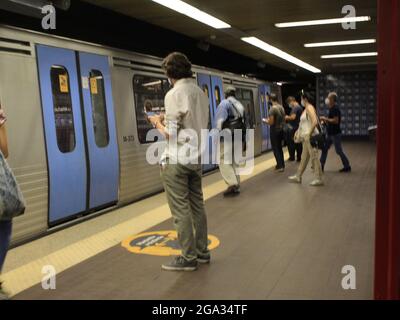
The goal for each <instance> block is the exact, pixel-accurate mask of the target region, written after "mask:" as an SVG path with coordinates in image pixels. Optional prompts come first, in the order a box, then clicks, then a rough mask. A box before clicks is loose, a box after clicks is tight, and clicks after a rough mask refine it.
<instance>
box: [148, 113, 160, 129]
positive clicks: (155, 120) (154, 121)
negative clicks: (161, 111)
mask: <svg viewBox="0 0 400 320" xmlns="http://www.w3.org/2000/svg"><path fill="white" fill-rule="evenodd" d="M147 119H148V120H149V121H150V123H151V124H152V125H153V126H154V127H157V124H158V123H161V116H158V115H157V116H151V117H147Z"/></svg>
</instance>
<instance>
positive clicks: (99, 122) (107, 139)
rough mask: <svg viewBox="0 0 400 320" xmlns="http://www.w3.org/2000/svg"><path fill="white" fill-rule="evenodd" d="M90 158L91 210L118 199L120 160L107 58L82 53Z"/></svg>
mask: <svg viewBox="0 0 400 320" xmlns="http://www.w3.org/2000/svg"><path fill="white" fill-rule="evenodd" d="M79 66H80V72H81V77H82V78H81V79H82V97H83V110H84V116H85V123H86V137H87V146H88V157H89V164H90V166H89V168H90V170H89V172H90V174H89V177H90V179H89V180H90V185H89V209H94V208H98V207H103V206H106V205H107V204H111V203H115V202H117V199H118V177H119V160H118V145H117V133H116V128H115V117H114V106H113V99H112V88H111V77H110V69H109V63H108V57H106V56H101V55H95V54H90V53H82V52H79Z"/></svg>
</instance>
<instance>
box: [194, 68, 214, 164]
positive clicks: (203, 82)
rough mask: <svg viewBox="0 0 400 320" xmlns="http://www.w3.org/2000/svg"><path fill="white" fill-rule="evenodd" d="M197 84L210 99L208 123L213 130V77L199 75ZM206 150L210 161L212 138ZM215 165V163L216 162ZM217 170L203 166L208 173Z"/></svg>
mask: <svg viewBox="0 0 400 320" xmlns="http://www.w3.org/2000/svg"><path fill="white" fill-rule="evenodd" d="M197 84H198V85H199V86H200V88H201V89H202V90H203V91H204V92H205V93H206V94H207V96H208V99H209V101H210V116H209V121H208V129H209V130H211V129H212V128H213V125H214V116H215V107H214V94H213V93H212V90H213V89H212V88H213V86H212V83H211V77H210V75H208V74H201V73H198V74H197ZM206 150H209V154H210V157H209V159H210V160H211V159H212V157H211V155H212V138H211V137H209V139H208V141H207V146H206ZM214 163H215V162H214ZM213 169H215V165H214V164H204V165H203V171H204V172H207V171H210V170H213Z"/></svg>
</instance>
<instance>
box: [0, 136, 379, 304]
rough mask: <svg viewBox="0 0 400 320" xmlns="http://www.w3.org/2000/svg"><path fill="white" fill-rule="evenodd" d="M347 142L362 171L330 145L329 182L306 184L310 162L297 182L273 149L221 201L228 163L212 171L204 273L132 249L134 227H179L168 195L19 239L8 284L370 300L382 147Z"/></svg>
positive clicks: (64, 294) (92, 292) (135, 294)
mask: <svg viewBox="0 0 400 320" xmlns="http://www.w3.org/2000/svg"><path fill="white" fill-rule="evenodd" d="M344 149H345V151H346V152H347V154H348V156H349V158H350V160H351V162H352V167H353V172H352V173H351V174H340V173H338V169H340V167H341V166H340V161H339V158H338V157H337V156H336V154H335V152H334V150H331V152H330V154H329V158H328V163H327V166H326V171H325V177H324V180H325V186H324V187H321V188H313V187H310V186H309V185H308V183H309V182H310V181H311V180H312V172H311V170H310V169H307V171H306V174H305V176H304V179H303V184H302V185H296V184H290V183H288V180H287V177H288V176H289V175H292V174H294V173H295V171H296V169H297V163H288V164H287V169H286V172H285V173H276V172H274V170H273V167H274V166H275V162H274V160H273V156H272V153H268V154H265V155H263V156H261V157H259V158H257V159H256V166H255V170H254V173H253V174H252V175H251V176H248V177H244V179H243V185H242V194H241V195H240V196H239V197H236V198H229V199H224V198H223V196H222V192H223V191H224V190H225V188H226V187H225V184H224V182H223V181H222V180H221V176H220V174H219V172H218V171H217V172H215V173H213V174H211V175H208V176H207V177H205V178H204V192H205V198H206V208H207V213H208V219H209V233H210V235H212V236H213V238H212V239H211V240H210V241H211V242H210V243H211V244H212V245H213V247H215V248H213V250H212V251H211V254H212V262H211V264H210V265H201V266H200V267H199V270H198V271H196V272H192V273H175V272H166V271H162V270H161V264H162V263H164V262H168V261H169V260H170V259H171V257H168V256H157V255H148V254H138V253H135V252H132V251H135V250H134V248H133V247H134V245H133V242H132V241H133V239H135V235H138V234H144V236H146V235H147V236H148V235H151V234H154V235H155V236H157V235H160V234H162V231H172V230H173V225H172V221H171V219H170V213H169V210H168V206H167V204H166V200H165V195H164V194H159V195H156V196H153V197H151V198H148V199H145V200H142V201H140V202H137V203H134V204H132V205H130V206H127V207H124V208H121V209H118V210H115V211H113V212H110V213H108V214H105V215H102V216H99V217H96V218H95V219H91V220H88V221H85V222H83V223H81V224H78V225H75V226H72V227H70V228H67V229H64V230H61V231H59V232H56V233H54V234H51V235H49V236H46V237H44V238H41V239H38V240H36V241H33V242H30V243H28V244H25V245H22V246H19V247H16V248H15V249H13V250H11V251H10V253H9V256H8V259H7V261H6V266H5V270H4V272H5V273H4V275H3V276H4V280H5V285H6V287H7V288H9V289H10V290H11V291H12V293H13V295H14V296H13V299H16V300H24V299H154V300H155V299H167V300H168V299H200V300H201V299H256V300H258V299H372V298H373V268H374V261H373V257H374V227H375V226H374V223H375V181H376V162H375V158H376V150H375V145H374V144H373V143H371V142H366V141H365V142H360V141H357V142H346V143H345V144H344ZM286 156H287V155H286ZM160 232H161V233H160ZM166 234H168V233H166ZM141 239H142V240H143V239H144V238H141ZM151 239H155V241H157V238H154V237H153V238H151ZM151 239H150V240H151ZM139 240H140V239H139ZM150 240H149V239H147V240H146V241H150ZM167 240H168V239H167ZM170 240H171V239H170ZM171 241H172V240H171ZM172 242H173V241H172ZM147 243H148V242H147ZM165 243H166V241H164V242H163V243H162V245H160V246H161V247H163V246H164V244H165ZM136 244H137V245H138V246H140V245H141V244H142V245H143V242H142V243H140V241H139V242H137V243H136ZM128 249H132V250H131V251H129V250H128ZM139 249H143V248H139ZM161 249H162V250H163V249H164V248H161ZM173 249H176V248H175V247H174V246H172V249H171V250H173ZM162 250H160V252H161V253H160V254H166V251H162ZM153 254H154V252H153ZM46 265H52V266H54V268H55V270H56V271H57V277H56V289H55V290H44V289H43V288H42V286H41V283H40V282H41V280H42V278H43V273H42V268H43V266H46ZM346 265H351V266H354V267H355V269H356V280H357V282H356V283H357V287H356V290H344V289H343V288H342V279H343V277H344V276H345V275H344V274H342V268H343V267H344V266H346Z"/></svg>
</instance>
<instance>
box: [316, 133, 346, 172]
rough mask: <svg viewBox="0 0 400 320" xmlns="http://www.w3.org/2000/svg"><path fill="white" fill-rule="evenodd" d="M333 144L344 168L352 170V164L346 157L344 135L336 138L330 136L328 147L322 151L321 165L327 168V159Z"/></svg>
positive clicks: (338, 135)
mask: <svg viewBox="0 0 400 320" xmlns="http://www.w3.org/2000/svg"><path fill="white" fill-rule="evenodd" d="M332 144H333V145H334V146H335V151H336V154H337V155H338V156H339V157H340V159H341V160H342V163H343V167H344V168H346V169H347V168H350V162H349V159H348V158H347V156H346V155H345V153H344V151H343V148H342V135H341V134H337V135H334V136H328V141H327V142H326V146H325V148H324V150H322V154H321V165H322V167H325V163H326V158H327V157H328V151H329V149H330V148H331V147H332Z"/></svg>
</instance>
